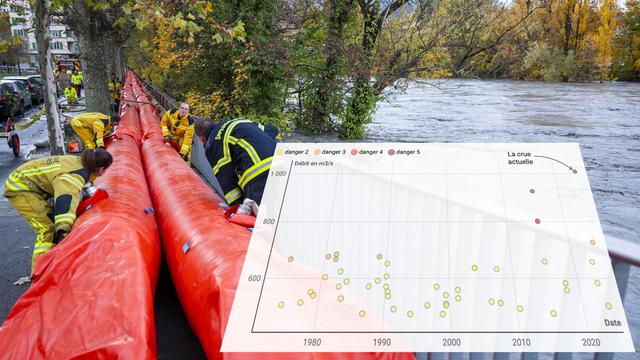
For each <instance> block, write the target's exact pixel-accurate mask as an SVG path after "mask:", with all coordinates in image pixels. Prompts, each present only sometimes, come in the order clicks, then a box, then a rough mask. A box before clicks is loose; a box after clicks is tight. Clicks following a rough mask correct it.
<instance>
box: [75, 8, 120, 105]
mask: <svg viewBox="0 0 640 360" xmlns="http://www.w3.org/2000/svg"><path fill="white" fill-rule="evenodd" d="M73 12H74V13H73V14H71V15H70V18H69V26H70V27H71V28H72V29H73V32H74V33H75V34H76V37H77V38H78V47H79V48H80V60H81V61H82V74H83V77H84V89H83V90H84V96H85V102H86V104H87V111H89V112H101V113H104V114H109V111H110V105H111V100H110V98H109V88H108V86H107V81H108V75H107V68H106V66H105V61H104V51H103V48H104V45H105V44H104V42H103V39H102V35H101V34H98V24H97V20H96V14H95V13H94V12H93V11H91V9H89V7H88V5H87V2H86V1H84V0H75V1H74V5H73Z"/></svg>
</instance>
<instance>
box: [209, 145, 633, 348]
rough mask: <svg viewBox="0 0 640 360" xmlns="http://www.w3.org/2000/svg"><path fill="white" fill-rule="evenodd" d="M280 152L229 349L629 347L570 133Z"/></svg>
mask: <svg viewBox="0 0 640 360" xmlns="http://www.w3.org/2000/svg"><path fill="white" fill-rule="evenodd" d="M276 153H277V154H278V156H275V157H274V158H273V159H272V163H271V171H270V172H269V174H270V175H269V178H268V181H267V185H266V188H265V192H264V197H263V199H262V202H261V205H260V211H259V215H258V218H257V221H256V226H255V228H254V229H253V232H252V233H251V243H250V245H249V248H248V250H247V254H246V259H245V262H244V267H243V271H242V275H241V277H240V281H239V282H238V286H237V290H236V295H235V300H234V303H233V307H232V311H231V314H230V317H229V320H228V322H227V328H226V332H225V335H224V339H223V344H222V351H230V352H236V351H242V352H246V351H251V352H271V351H273V352H306V351H318V352H387V351H389V352H431V351H433V352H451V351H460V352H513V351H534V352H583V351H587V352H593V351H603V352H618V351H632V350H633V344H632V343H631V340H630V335H629V330H628V324H627V320H626V317H625V314H624V309H623V307H622V302H621V300H620V297H619V294H618V289H617V288H616V281H615V278H614V275H613V271H612V268H611V262H610V259H609V255H608V253H607V246H606V240H607V239H606V237H605V236H604V234H603V233H602V229H601V226H600V224H599V220H598V216H597V211H596V208H595V204H594V202H593V198H592V196H591V194H590V189H591V187H590V185H589V181H588V178H587V173H586V171H585V169H584V165H583V162H582V158H581V155H580V150H579V147H578V146H577V145H576V144H516V143H505V144H463V143H451V144H412V143H399V144H379V143H364V144H348V143H332V144H318V143H314V144H305V143H285V144H279V145H278V148H277V149H276ZM516 160H517V161H516ZM221 290H222V289H221ZM605 320H606V321H608V322H609V324H616V325H615V326H611V325H605ZM378 337H379V338H380V339H383V340H385V341H386V339H387V338H389V339H391V344H390V345H389V346H377V347H375V346H374V345H373V344H372V341H371V339H372V338H378ZM583 337H584V338H598V339H600V340H601V346H599V347H598V348H593V347H589V348H585V347H584V345H583V344H582V342H581V341H579V340H580V339H581V338H583ZM443 338H446V339H460V341H461V345H460V346H454V347H443V345H442V344H441V340H442V339H443ZM513 338H518V339H519V338H522V339H531V345H530V346H526V347H523V346H516V347H515V348H514V345H513V342H512V341H511V340H512V339H513ZM305 339H314V341H315V339H320V340H321V341H320V343H319V345H318V346H315V345H314V346H306V347H305V346H304V344H305V342H304V340H305Z"/></svg>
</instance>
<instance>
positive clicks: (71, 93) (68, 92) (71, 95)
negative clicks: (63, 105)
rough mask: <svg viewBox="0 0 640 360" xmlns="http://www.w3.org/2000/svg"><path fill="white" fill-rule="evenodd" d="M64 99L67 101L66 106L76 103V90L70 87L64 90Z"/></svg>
mask: <svg viewBox="0 0 640 360" xmlns="http://www.w3.org/2000/svg"><path fill="white" fill-rule="evenodd" d="M64 97H65V98H66V99H67V104H77V103H78V95H77V94H76V89H75V88H73V87H71V86H69V87H67V88H66V89H64Z"/></svg>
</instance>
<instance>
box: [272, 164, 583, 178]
mask: <svg viewBox="0 0 640 360" xmlns="http://www.w3.org/2000/svg"><path fill="white" fill-rule="evenodd" d="M274 166H275V165H274ZM274 166H272V168H273V167H274ZM299 169H300V168H296V173H295V176H318V173H313V172H301V171H300V170H299ZM332 175H373V176H375V175H389V176H391V175H393V176H396V175H442V176H445V175H446V176H450V175H464V176H469V175H493V176H516V175H517V176H520V175H528V176H540V175H547V176H554V175H555V176H567V177H568V176H575V175H576V174H574V173H571V172H567V173H566V174H563V173H553V172H550V173H548V172H534V173H529V172H517V173H515V172H514V173H504V172H497V173H478V172H415V173H407V172H382V173H381V172H375V173H369V172H364V171H362V172H343V171H339V172H336V173H328V174H324V176H332Z"/></svg>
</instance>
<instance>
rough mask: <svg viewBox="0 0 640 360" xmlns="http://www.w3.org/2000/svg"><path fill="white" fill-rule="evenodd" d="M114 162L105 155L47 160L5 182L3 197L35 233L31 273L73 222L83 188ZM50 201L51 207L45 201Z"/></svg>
mask: <svg viewBox="0 0 640 360" xmlns="http://www.w3.org/2000/svg"><path fill="white" fill-rule="evenodd" d="M112 162H113V158H112V157H111V154H109V153H108V152H107V151H105V150H102V149H98V150H96V151H94V150H87V151H85V152H84V153H82V155H81V156H79V157H78V156H73V155H63V156H49V157H44V158H40V159H37V160H32V161H29V162H27V163H25V164H23V165H22V166H20V167H19V168H17V169H16V170H14V171H13V172H12V173H11V174H10V175H9V177H8V178H7V180H6V181H5V187H4V196H5V197H6V198H7V199H8V200H9V202H10V203H11V205H13V207H14V208H15V209H16V211H17V212H18V213H19V214H20V215H21V216H22V217H23V218H24V219H25V220H26V221H27V222H28V223H29V224H30V225H31V226H32V227H33V231H34V232H35V233H36V241H35V246H34V248H33V255H32V257H31V273H33V269H34V268H35V266H36V261H37V259H38V257H39V256H40V255H41V254H43V253H45V252H47V251H49V250H50V249H51V248H52V247H53V246H55V245H56V244H57V243H59V242H60V241H62V239H64V238H65V236H67V234H68V233H69V232H70V231H71V227H72V226H73V223H74V222H75V220H76V208H77V207H78V204H79V203H80V201H81V200H82V190H83V188H84V186H85V184H86V183H87V182H89V181H93V180H95V178H96V177H98V176H100V175H102V174H103V173H104V172H105V170H106V169H107V168H108V167H109V166H110V165H111V163H112ZM50 198H51V199H53V205H52V204H50V203H49V201H47V200H48V199H50Z"/></svg>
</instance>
